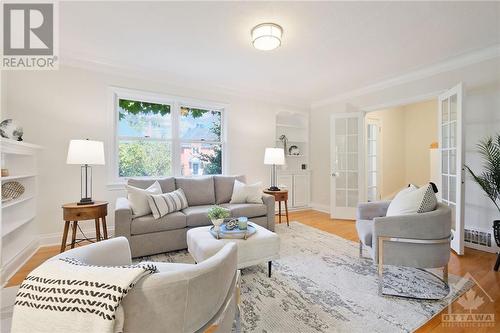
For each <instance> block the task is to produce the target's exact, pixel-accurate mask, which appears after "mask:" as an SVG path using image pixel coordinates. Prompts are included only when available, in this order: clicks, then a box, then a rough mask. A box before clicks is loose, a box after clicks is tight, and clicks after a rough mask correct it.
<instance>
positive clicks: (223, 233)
mask: <svg viewBox="0 0 500 333" xmlns="http://www.w3.org/2000/svg"><path fill="white" fill-rule="evenodd" d="M256 232H257V230H256V229H255V227H254V226H253V225H251V224H250V223H248V226H247V230H240V229H239V228H238V227H236V228H235V229H232V230H229V229H227V228H226V222H224V223H222V225H221V226H220V230H219V232H218V233H217V232H216V231H215V230H214V226H212V227H211V228H210V233H211V234H212V236H214V237H215V238H217V239H219V238H220V239H247V238H248V237H250V236H252V235H253V234H255V233H256Z"/></svg>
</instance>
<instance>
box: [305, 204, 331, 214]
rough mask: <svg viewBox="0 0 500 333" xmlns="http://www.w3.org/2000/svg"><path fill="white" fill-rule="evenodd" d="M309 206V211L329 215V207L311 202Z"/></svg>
mask: <svg viewBox="0 0 500 333" xmlns="http://www.w3.org/2000/svg"><path fill="white" fill-rule="evenodd" d="M309 206H310V207H311V209H314V210H317V211H320V212H322V213H327V214H330V205H323V204H320V203H316V202H311V203H310V204H309Z"/></svg>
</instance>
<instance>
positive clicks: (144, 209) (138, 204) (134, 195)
mask: <svg viewBox="0 0 500 333" xmlns="http://www.w3.org/2000/svg"><path fill="white" fill-rule="evenodd" d="M125 188H126V189H127V198H128V201H129V203H130V208H132V212H133V213H134V215H135V216H144V215H149V214H151V207H150V206H149V203H148V195H149V194H160V193H161V185H160V183H158V182H156V181H155V182H154V183H153V184H152V185H151V186H149V187H148V188H146V189H142V188H139V187H135V186H131V185H126V186H125Z"/></svg>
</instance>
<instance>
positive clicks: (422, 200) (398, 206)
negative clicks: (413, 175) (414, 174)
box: [386, 184, 437, 216]
mask: <svg viewBox="0 0 500 333" xmlns="http://www.w3.org/2000/svg"><path fill="white" fill-rule="evenodd" d="M436 206H437V198H436V194H435V193H434V190H433V188H432V185H431V184H428V185H427V186H422V187H420V188H418V187H416V186H415V185H410V186H408V187H407V188H405V189H403V190H401V191H400V192H399V193H398V194H396V196H395V197H394V199H392V201H391V203H390V204H389V208H388V209H387V214H386V216H398V215H409V214H417V213H426V212H430V211H433V210H434V209H436Z"/></svg>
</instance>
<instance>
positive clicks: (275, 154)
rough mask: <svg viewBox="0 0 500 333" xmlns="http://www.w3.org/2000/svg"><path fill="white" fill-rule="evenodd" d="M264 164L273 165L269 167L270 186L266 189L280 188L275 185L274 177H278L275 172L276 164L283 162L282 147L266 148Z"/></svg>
mask: <svg viewBox="0 0 500 333" xmlns="http://www.w3.org/2000/svg"><path fill="white" fill-rule="evenodd" d="M264 164H266V165H272V166H273V167H272V169H271V187H269V188H268V190H269V191H279V190H280V189H279V188H278V186H276V182H277V181H276V179H277V177H278V175H277V174H276V165H283V164H285V151H284V150H283V148H266V152H265V154H264Z"/></svg>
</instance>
